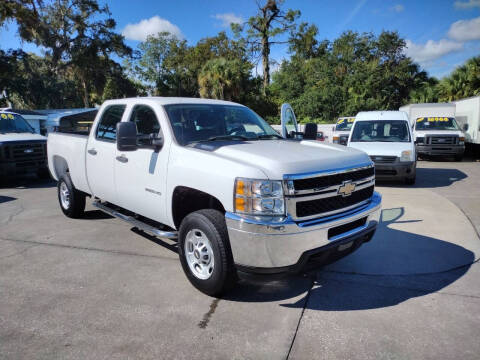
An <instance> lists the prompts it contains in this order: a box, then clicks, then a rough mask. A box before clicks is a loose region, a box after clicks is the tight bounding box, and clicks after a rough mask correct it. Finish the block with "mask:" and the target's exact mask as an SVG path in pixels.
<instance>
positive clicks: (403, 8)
mask: <svg viewBox="0 0 480 360" xmlns="http://www.w3.org/2000/svg"><path fill="white" fill-rule="evenodd" d="M392 10H393V11H395V12H397V13H400V12H402V11H403V10H405V6H403V5H402V4H397V5H394V6H392Z"/></svg>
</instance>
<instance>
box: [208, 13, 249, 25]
mask: <svg viewBox="0 0 480 360" xmlns="http://www.w3.org/2000/svg"><path fill="white" fill-rule="evenodd" d="M212 17H213V18H215V19H217V20H221V22H222V24H221V25H222V27H230V24H241V23H242V22H243V19H242V17H241V16H238V15H235V14H234V13H226V14H215V15H213V16H212Z"/></svg>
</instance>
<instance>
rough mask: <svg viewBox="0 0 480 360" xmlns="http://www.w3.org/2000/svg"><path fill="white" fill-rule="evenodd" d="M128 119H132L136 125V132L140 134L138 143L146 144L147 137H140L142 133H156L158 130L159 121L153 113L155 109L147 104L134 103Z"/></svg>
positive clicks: (144, 134) (146, 134)
mask: <svg viewBox="0 0 480 360" xmlns="http://www.w3.org/2000/svg"><path fill="white" fill-rule="evenodd" d="M130 121H133V122H134V123H135V124H136V125H137V134H138V135H140V136H139V139H138V143H139V145H147V144H148V139H142V138H141V136H142V135H143V136H148V135H151V134H154V135H158V133H159V132H160V123H159V122H158V119H157V116H156V115H155V111H153V109H152V108H151V107H149V106H146V105H136V106H135V107H134V108H133V111H132V115H131V116H130Z"/></svg>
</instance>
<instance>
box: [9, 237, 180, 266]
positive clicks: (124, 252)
mask: <svg viewBox="0 0 480 360" xmlns="http://www.w3.org/2000/svg"><path fill="white" fill-rule="evenodd" d="M0 240H3V241H12V242H22V243H28V244H35V246H39V245H45V246H55V247H61V248H66V249H75V250H85V251H96V252H103V253H109V254H116V255H127V256H141V257H149V258H156V259H163V260H174V261H178V260H177V259H174V258H170V257H166V256H158V255H148V254H139V253H135V252H131V251H121V250H108V249H99V248H91V247H84V246H75V245H64V244H56V243H46V242H41V241H32V240H19V239H6V238H0Z"/></svg>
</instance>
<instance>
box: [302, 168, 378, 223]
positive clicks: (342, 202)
mask: <svg viewBox="0 0 480 360" xmlns="http://www.w3.org/2000/svg"><path fill="white" fill-rule="evenodd" d="M341 175H344V174H341ZM338 183H339V182H337V184H338ZM340 183H341V181H340ZM373 190H374V186H373V185H372V186H370V187H367V188H365V189H361V190H357V191H354V192H353V193H352V195H350V196H346V197H343V196H342V195H337V196H332V197H326V198H321V199H316V200H309V201H299V202H297V204H296V210H297V212H296V213H297V217H300V218H301V217H306V216H312V215H316V214H321V213H327V212H331V211H336V210H340V209H343V208H346V207H349V206H353V205H355V204H357V203H361V202H362V201H365V200H368V199H370V198H371V197H372V195H373Z"/></svg>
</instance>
